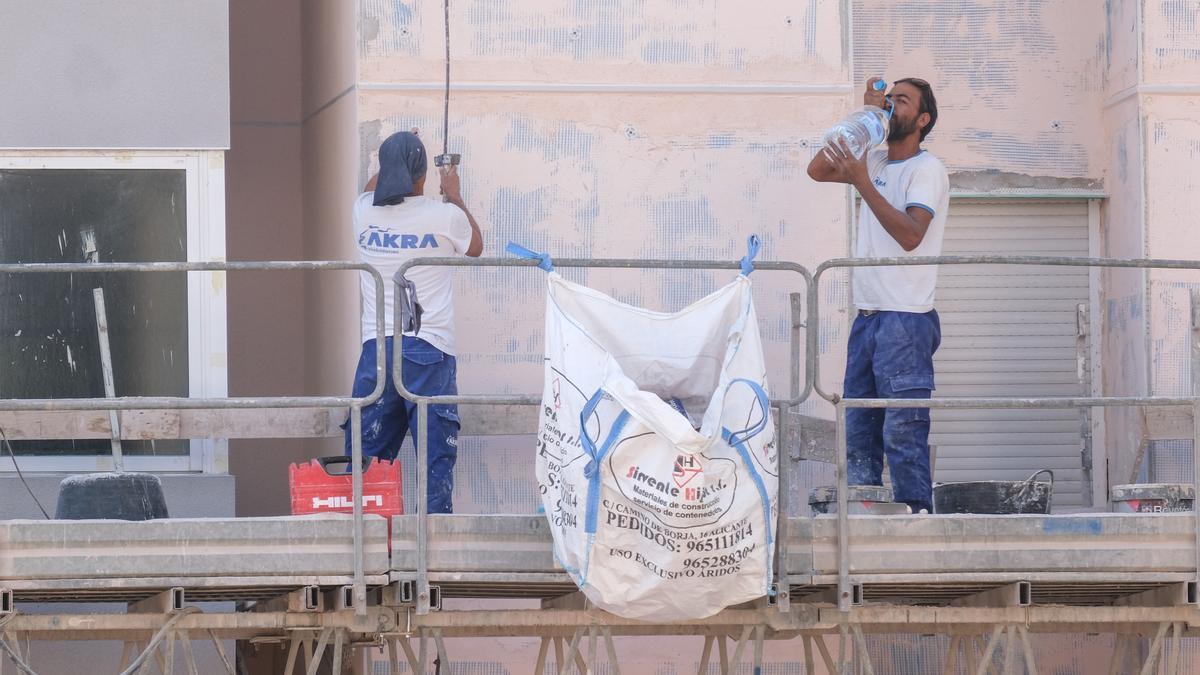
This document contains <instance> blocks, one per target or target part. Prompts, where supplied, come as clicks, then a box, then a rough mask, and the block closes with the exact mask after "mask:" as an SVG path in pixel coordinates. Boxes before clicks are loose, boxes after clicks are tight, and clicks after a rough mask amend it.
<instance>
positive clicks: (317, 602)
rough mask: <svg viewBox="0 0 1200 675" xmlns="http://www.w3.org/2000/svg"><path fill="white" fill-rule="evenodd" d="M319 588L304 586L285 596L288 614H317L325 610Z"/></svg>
mask: <svg viewBox="0 0 1200 675" xmlns="http://www.w3.org/2000/svg"><path fill="white" fill-rule="evenodd" d="M322 600H323V598H322V597H321V587H320V586H305V587H303V588H298V589H296V590H294V591H292V592H291V593H288V594H287V604H288V606H287V609H288V611H289V612H319V611H321V610H323V609H324V608H325V605H324V603H323V602H321V601H322Z"/></svg>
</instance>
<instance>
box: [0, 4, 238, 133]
mask: <svg viewBox="0 0 1200 675" xmlns="http://www.w3.org/2000/svg"><path fill="white" fill-rule="evenodd" d="M0 96H2V97H0V101H2V102H0V119H2V120H3V122H2V123H0V148H129V149H135V148H189V149H190V148H227V147H229V5H228V2H227V0H120V1H99V0H4V2H0Z"/></svg>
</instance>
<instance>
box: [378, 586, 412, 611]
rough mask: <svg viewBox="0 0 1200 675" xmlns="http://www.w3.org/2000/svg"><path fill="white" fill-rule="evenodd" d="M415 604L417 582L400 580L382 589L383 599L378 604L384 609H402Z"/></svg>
mask: <svg viewBox="0 0 1200 675" xmlns="http://www.w3.org/2000/svg"><path fill="white" fill-rule="evenodd" d="M416 602H417V582H416V580H415V579H402V580H400V581H397V582H395V583H392V584H388V585H387V586H385V587H384V588H383V598H382V601H381V603H380V604H382V605H384V606H385V607H403V606H406V605H413V604H416Z"/></svg>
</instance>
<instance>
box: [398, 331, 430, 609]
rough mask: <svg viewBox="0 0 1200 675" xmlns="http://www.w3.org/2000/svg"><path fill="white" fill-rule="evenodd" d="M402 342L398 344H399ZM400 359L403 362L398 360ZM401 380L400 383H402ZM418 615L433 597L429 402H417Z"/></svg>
mask: <svg viewBox="0 0 1200 675" xmlns="http://www.w3.org/2000/svg"><path fill="white" fill-rule="evenodd" d="M399 342H400V341H399V340H397V341H396V344H399ZM397 360H399V359H397ZM399 381H400V380H397V382H399ZM416 441H417V442H416V443H415V444H414V445H415V446H416V449H417V614H428V613H429V607H430V602H429V600H430V596H429V401H428V400H427V399H424V398H422V399H420V400H418V401H417V438H416Z"/></svg>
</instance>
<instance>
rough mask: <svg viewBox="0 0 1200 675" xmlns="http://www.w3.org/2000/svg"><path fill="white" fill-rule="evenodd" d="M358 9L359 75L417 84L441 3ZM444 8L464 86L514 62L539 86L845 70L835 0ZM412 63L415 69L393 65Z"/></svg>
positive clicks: (486, 0) (545, 0)
mask: <svg viewBox="0 0 1200 675" xmlns="http://www.w3.org/2000/svg"><path fill="white" fill-rule="evenodd" d="M359 1H360V3H361V4H360V14H361V16H362V30H361V50H362V51H361V54H362V61H363V63H364V65H365V68H364V69H363V72H364V73H365V75H366V79H370V80H377V79H391V78H392V77H395V76H396V74H397V73H398V72H404V73H406V76H408V74H411V77H413V78H422V77H424V78H425V79H428V78H429V75H430V72H429V71H428V70H426V69H424V68H423V66H424V65H425V64H427V63H428V62H430V61H437V60H440V57H441V50H442V49H443V45H444V42H443V37H442V31H443V26H442V21H441V12H440V11H439V12H433V11H430V9H431V7H433V6H436V7H437V8H438V9H439V10H440V8H441V5H440V3H436V4H435V5H430V4H427V3H424V4H426V6H425V9H424V12H422V10H421V9H420V7H421V6H422V4H423V3H421V2H417V1H416V0H405V1H402V2H388V1H386V0H359ZM450 12H451V19H450V20H451V27H452V45H453V47H452V49H453V51H454V53H455V54H456V56H457V58H458V60H459V64H460V66H461V69H460V71H459V74H460V75H464V74H465V75H467V76H468V79H478V75H484V74H486V76H488V77H492V76H498V77H500V78H503V77H504V73H508V75H509V76H511V74H512V69H511V68H510V67H506V68H504V69H503V70H496V69H495V68H494V66H496V65H499V64H501V63H503V64H510V63H511V61H512V60H513V59H518V60H526V61H527V60H537V61H540V62H542V63H543V64H547V65H549V64H551V63H553V64H554V67H555V68H556V69H555V70H553V72H551V70H550V69H545V70H541V71H540V72H538V73H536V75H535V79H538V80H542V79H549V80H550V81H589V80H594V79H595V78H594V77H590V76H588V75H587V74H585V73H581V72H580V71H579V70H578V69H579V68H585V69H587V70H589V71H591V70H595V69H596V68H599V69H601V70H607V72H610V73H612V74H616V75H618V77H619V76H620V74H622V73H623V74H625V75H626V76H628V77H630V78H631V79H632V80H634V81H636V80H638V79H642V78H648V79H659V80H660V79H663V75H664V73H663V72H662V71H661V70H659V69H660V68H661V67H662V66H669V67H671V68H672V69H673V70H674V71H676V72H680V73H683V72H689V73H691V74H690V75H688V76H687V78H688V79H689V80H692V81H697V82H703V81H705V80H706V79H708V78H709V77H711V75H712V74H713V73H715V72H722V73H725V74H740V75H744V76H751V77H754V78H755V79H759V80H775V81H778V80H781V79H782V80H791V81H794V76H795V75H796V74H797V72H798V70H797V69H798V68H801V67H803V66H805V65H807V66H809V67H808V68H806V73H807V74H808V75H812V74H813V71H814V69H813V68H812V66H814V65H818V66H819V68H818V70H823V71H824V72H825V73H826V74H834V73H844V71H843V70H842V67H843V54H842V52H841V43H840V31H839V29H838V26H839V22H840V20H841V3H839V2H823V1H819V0H802V2H793V3H768V4H762V5H759V6H756V7H755V11H753V12H748V11H746V10H745V5H744V3H741V2H736V1H735V0H672V1H671V2H645V1H644V0H572V1H570V2H562V1H559V0H525V1H523V2H496V1H495V0H472V1H470V2H461V3H451V7H450ZM413 56H416V57H418V59H419V60H420V61H422V63H420V64H418V63H414V62H413V60H412V59H411V58H408V59H407V62H406V61H405V60H403V59H402V58H401V57H413ZM385 62H386V63H387V64H388V65H384V63H385ZM489 66H491V67H489ZM562 66H569V67H570V68H571V69H573V70H562V69H561V67H562ZM672 79H673V78H672ZM823 79H825V80H830V79H834V78H831V77H826V78H823Z"/></svg>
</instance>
